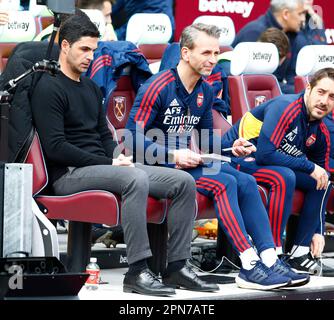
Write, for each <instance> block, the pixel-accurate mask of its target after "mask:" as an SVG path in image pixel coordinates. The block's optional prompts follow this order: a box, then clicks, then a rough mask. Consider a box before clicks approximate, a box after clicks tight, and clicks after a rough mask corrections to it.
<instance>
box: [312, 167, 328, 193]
mask: <svg viewBox="0 0 334 320" xmlns="http://www.w3.org/2000/svg"><path fill="white" fill-rule="evenodd" d="M310 176H311V177H312V178H313V179H315V180H316V181H317V190H325V189H326V188H327V186H328V174H327V171H326V170H325V169H324V168H322V167H320V166H318V165H317V164H316V165H315V168H314V170H313V172H312V173H311V174H310Z"/></svg>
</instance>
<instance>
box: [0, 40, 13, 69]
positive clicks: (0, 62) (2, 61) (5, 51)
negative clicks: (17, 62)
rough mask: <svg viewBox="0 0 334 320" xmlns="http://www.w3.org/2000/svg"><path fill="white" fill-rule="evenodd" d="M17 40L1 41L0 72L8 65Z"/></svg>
mask: <svg viewBox="0 0 334 320" xmlns="http://www.w3.org/2000/svg"><path fill="white" fill-rule="evenodd" d="M16 45H17V42H0V73H2V72H3V71H4V70H5V68H6V65H7V61H8V58H9V56H10V54H11V53H12V51H13V49H14V48H15V46H16Z"/></svg>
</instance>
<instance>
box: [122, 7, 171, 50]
mask: <svg viewBox="0 0 334 320" xmlns="http://www.w3.org/2000/svg"><path fill="white" fill-rule="evenodd" d="M171 36H172V23H171V21H170V19H169V17H168V16H167V15H166V14H164V13H136V14H134V15H133V16H132V17H131V18H130V20H129V22H128V26H127V29H126V38H125V40H127V41H131V42H132V43H134V44H136V45H139V44H158V43H159V44H160V43H168V41H169V39H170V38H171Z"/></svg>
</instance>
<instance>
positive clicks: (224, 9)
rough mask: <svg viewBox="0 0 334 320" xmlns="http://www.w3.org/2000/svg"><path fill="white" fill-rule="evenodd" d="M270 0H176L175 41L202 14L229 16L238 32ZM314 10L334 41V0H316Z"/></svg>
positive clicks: (258, 13) (332, 41)
mask: <svg viewBox="0 0 334 320" xmlns="http://www.w3.org/2000/svg"><path fill="white" fill-rule="evenodd" d="M269 5H270V0H253V1H233V0H175V25H176V30H175V37H174V39H175V41H178V39H179V37H180V34H181V31H182V30H183V28H184V27H186V26H187V25H189V24H192V22H193V21H194V20H195V19H196V18H197V17H198V16H201V15H219V16H229V17H231V18H232V20H233V21H234V25H235V29H236V32H238V31H239V30H240V29H241V28H242V27H243V26H244V25H245V24H246V23H248V22H250V21H252V20H255V19H256V18H257V17H259V16H260V15H261V14H264V13H265V12H266V11H267V9H268V8H269ZM314 10H315V11H316V12H317V13H318V14H319V15H321V16H322V17H323V20H324V23H325V28H326V37H327V42H328V43H334V19H333V18H332V17H333V16H332V13H333V11H334V1H332V0H315V1H314Z"/></svg>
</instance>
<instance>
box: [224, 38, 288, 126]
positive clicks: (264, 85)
mask: <svg viewBox="0 0 334 320" xmlns="http://www.w3.org/2000/svg"><path fill="white" fill-rule="evenodd" d="M278 63H279V55H278V51H277V48H276V46H275V45H274V44H272V43H254V42H243V43H239V44H238V45H237V46H236V47H235V49H234V50H233V54H232V60H231V74H232V76H229V77H228V82H229V95H230V105H231V114H232V122H233V123H235V122H236V121H238V120H239V119H240V118H241V117H242V116H243V115H244V114H245V113H246V112H247V111H249V110H251V109H253V108H254V107H256V106H258V105H259V104H261V103H263V102H265V101H267V100H269V99H272V98H274V97H276V96H278V95H281V94H282V92H281V89H280V86H279V84H278V81H277V79H276V77H275V76H274V75H273V74H272V73H273V72H274V71H275V70H276V68H277V67H278Z"/></svg>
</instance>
